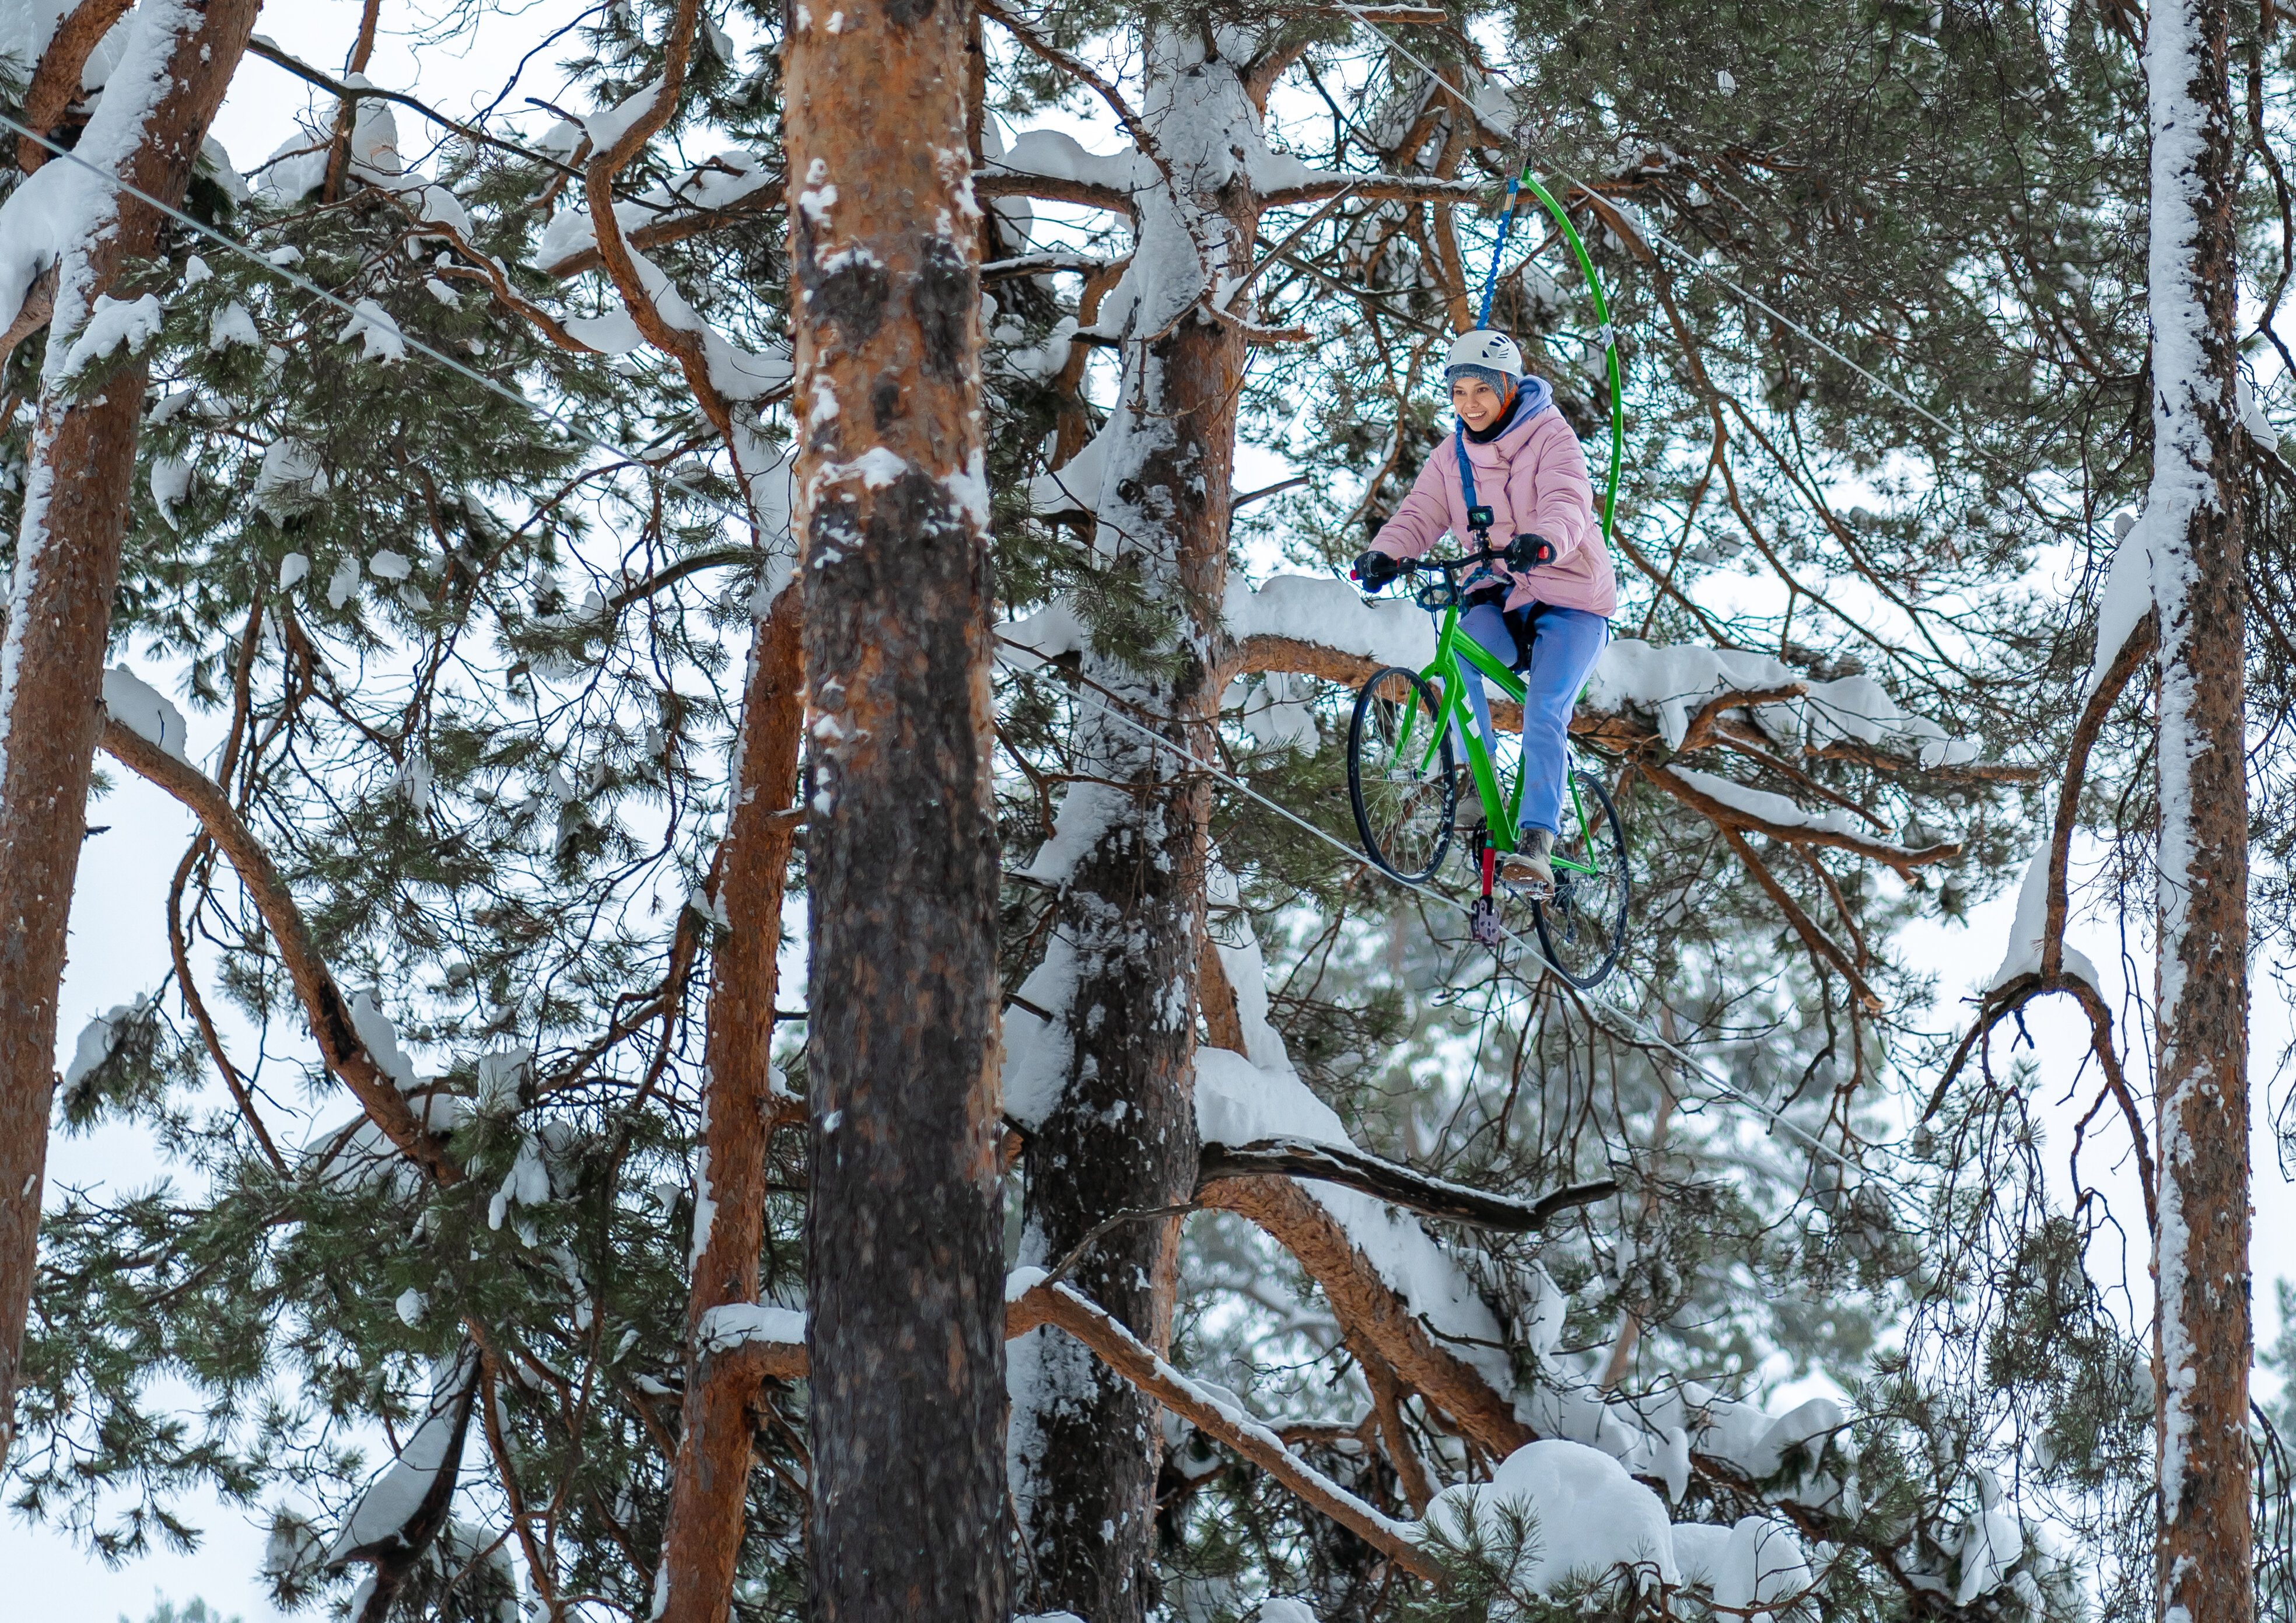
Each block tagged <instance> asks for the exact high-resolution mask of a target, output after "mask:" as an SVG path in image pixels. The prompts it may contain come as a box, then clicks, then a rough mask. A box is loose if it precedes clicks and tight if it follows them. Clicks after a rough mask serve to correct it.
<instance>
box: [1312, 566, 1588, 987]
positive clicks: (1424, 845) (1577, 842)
mask: <svg viewBox="0 0 2296 1623" xmlns="http://www.w3.org/2000/svg"><path fill="white" fill-rule="evenodd" d="M1502 556H1503V554H1502V553H1497V552H1495V551H1492V550H1491V549H1489V548H1485V549H1484V550H1483V551H1481V552H1479V553H1471V554H1469V555H1467V556H1465V557H1462V558H1427V559H1420V560H1417V561H1409V562H1406V563H1404V564H1403V568H1404V569H1405V570H1406V571H1410V572H1414V573H1416V574H1419V575H1421V576H1423V577H1424V578H1423V579H1422V580H1421V581H1420V582H1419V583H1418V585H1417V586H1416V587H1415V590H1414V592H1413V597H1414V599H1415V601H1416V602H1418V604H1419V606H1420V607H1421V608H1423V609H1426V610H1429V611H1434V612H1439V613H1440V614H1441V615H1442V617H1443V618H1442V622H1441V625H1440V627H1439V630H1438V633H1437V636H1436V643H1435V658H1434V660H1433V661H1432V662H1431V663H1430V664H1429V665H1428V667H1427V668H1426V669H1425V670H1423V671H1414V670H1406V669H1405V668H1403V667H1402V666H1399V665H1390V666H1388V667H1387V668H1385V669H1383V670H1380V671H1378V672H1376V673H1374V675H1373V676H1372V678H1371V680H1369V681H1368V682H1365V684H1363V687H1362V689H1361V691H1359V692H1358V693H1357V695H1356V710H1355V718H1354V720H1353V722H1352V723H1351V724H1350V725H1349V728H1348V792H1349V798H1350V799H1352V800H1353V801H1354V803H1355V814H1356V830H1357V832H1358V833H1360V834H1361V835H1362V836H1363V842H1364V849H1365V851H1366V852H1368V853H1369V854H1370V857H1371V859H1372V860H1373V861H1374V862H1375V863H1377V864H1378V865H1380V866H1381V867H1382V868H1384V869H1385V870H1386V871H1387V872H1388V873H1391V874H1393V875H1394V876H1395V877H1396V878H1398V879H1399V880H1402V881H1405V882H1406V883H1407V884H1423V883H1424V882H1425V881H1428V880H1430V879H1432V878H1433V877H1434V875H1435V873H1436V870H1437V869H1439V868H1440V867H1441V866H1442V865H1443V858H1444V857H1446V856H1447V855H1448V854H1449V852H1450V848H1451V838H1452V835H1453V833H1454V832H1455V831H1456V829H1457V828H1458V826H1459V824H1458V823H1457V816H1458V811H1459V777H1458V764H1457V761H1456V754H1455V750H1454V746H1453V740H1454V739H1455V738H1456V739H1457V740H1458V741H1459V742H1461V743H1462V744H1464V747H1465V750H1466V756H1467V775H1468V776H1469V778H1470V779H1472V782H1473V783H1474V786H1475V794H1476V798H1477V800H1478V801H1479V803H1480V807H1479V808H1480V812H1481V820H1480V822H1479V823H1476V824H1474V825H1473V827H1472V832H1471V836H1470V838H1471V842H1472V843H1471V845H1470V850H1471V851H1472V856H1473V858H1474V860H1475V862H1476V864H1477V865H1478V866H1479V867H1480V870H1481V873H1480V877H1481V881H1482V895H1481V897H1480V898H1479V899H1478V900H1477V901H1476V903H1475V905H1474V908H1473V910H1472V919H1471V927H1472V934H1473V936H1474V939H1476V940H1478V941H1480V942H1482V943H1484V944H1485V945H1487V946H1488V947H1491V948H1492V949H1493V950H1494V951H1496V952H1497V953H1499V954H1500V955H1502V956H1505V954H1506V952H1507V949H1508V947H1509V945H1510V943H1511V941H1512V940H1514V939H1520V938H1521V934H1522V930H1521V922H1522V915H1523V914H1525V913H1526V912H1527V913H1528V914H1529V917H1530V921H1531V922H1532V923H1533V924H1534V925H1535V927H1536V928H1537V930H1538V940H1539V945H1540V946H1541V947H1544V948H1545V949H1546V962H1547V963H1548V964H1549V965H1550V966H1551V967H1552V968H1553V969H1554V971H1555V972H1556V973H1558V974H1560V975H1561V976H1562V978H1563V979H1564V980H1568V981H1569V982H1570V983H1571V985H1573V986H1576V987H1580V988H1587V987H1592V986H1595V985H1596V984H1598V983H1599V982H1601V981H1602V980H1604V979H1605V978H1606V977H1607V976H1608V975H1609V974H1610V973H1611V970H1613V969H1614V968H1616V967H1617V965H1618V962H1619V956H1620V953H1621V952H1622V951H1624V949H1625V947H1626V939H1627V909H1628V904H1629V903H1630V902H1631V900H1632V899H1633V883H1632V881H1630V880H1629V879H1628V873H1627V836H1626V830H1625V827H1624V825H1623V824H1620V821H1619V809H1618V807H1616V806H1615V805H1613V804H1612V803H1611V794H1610V791H1608V790H1607V789H1605V788H1603V781H1602V779H1601V778H1599V777H1597V776H1596V775H1595V774H1593V773H1591V772H1589V771H1587V769H1586V768H1585V767H1583V766H1580V765H1579V761H1578V758H1577V756H1576V754H1575V753H1572V754H1568V755H1567V757H1566V767H1565V773H1564V782H1565V786H1566V790H1567V794H1568V804H1567V806H1566V807H1565V808H1564V811H1563V816H1562V822H1563V829H1562V832H1561V833H1560V834H1559V835H1558V836H1557V838H1556V840H1555V842H1554V857H1553V863H1554V893H1553V894H1552V895H1551V896H1546V897H1540V896H1534V895H1530V894H1529V893H1528V892H1527V891H1525V890H1523V889H1518V888H1517V887H1515V886H1513V885H1509V884H1507V883H1505V881H1497V882H1496V883H1495V882H1494V874H1495V870H1496V867H1497V859H1498V857H1499V855H1500V854H1501V853H1502V852H1505V851H1511V850H1513V848H1514V836H1515V828H1516V823H1515V818H1516V815H1517V813H1518V812H1519V811H1520V810H1521V806H1522V788H1523V785H1522V774H1521V770H1520V763H1518V764H1517V765H1518V769H1517V770H1516V771H1515V772H1514V773H1513V783H1512V785H1510V784H1508V783H1506V782H1505V778H1506V774H1505V773H1504V772H1503V771H1502V769H1501V766H1500V765H1499V764H1498V763H1497V762H1495V761H1494V760H1493V758H1492V756H1491V750H1490V746H1489V745H1488V742H1486V741H1485V739H1484V737H1483V734H1482V730H1481V729H1480V727H1479V726H1477V725H1475V719H1474V712H1473V710H1472V708H1471V706H1470V704H1469V701H1468V698H1467V683H1466V680H1465V676H1466V671H1465V668H1466V667H1468V666H1472V667H1473V668H1474V669H1475V670H1477V671H1478V672H1480V673H1481V675H1482V677H1483V680H1484V682H1485V684H1487V692H1488V691H1490V690H1492V689H1495V690H1496V692H1497V695H1498V696H1500V697H1503V698H1505V699H1509V700H1512V701H1514V702H1515V703H1517V704H1520V703H1521V702H1522V698H1523V684H1522V681H1521V678H1520V677H1518V676H1516V675H1515V674H1514V673H1513V671H1511V670H1509V669H1507V668H1506V667H1505V666H1504V665H1501V664H1500V663H1499V662H1498V661H1497V660H1495V659H1493V658H1492V657H1491V656H1490V655H1489V654H1488V653H1487V652H1484V650H1483V648H1482V646H1481V644H1480V643H1477V642H1476V641H1475V639H1474V638H1473V637H1472V636H1468V635H1464V634H1463V633H1462V632H1461V631H1460V630H1459V611H1460V607H1461V604H1462V594H1461V592H1460V587H1459V574H1460V572H1461V571H1462V570H1467V569H1471V568H1472V567H1474V566H1476V565H1479V564H1481V563H1484V562H1486V561H1492V560H1496V559H1499V558H1501V557H1502Z"/></svg>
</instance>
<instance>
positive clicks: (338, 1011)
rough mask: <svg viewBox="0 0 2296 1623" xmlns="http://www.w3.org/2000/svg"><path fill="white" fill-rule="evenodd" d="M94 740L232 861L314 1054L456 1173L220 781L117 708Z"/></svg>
mask: <svg viewBox="0 0 2296 1623" xmlns="http://www.w3.org/2000/svg"><path fill="white" fill-rule="evenodd" d="M137 685H138V686H139V687H140V686H142V684H140V683H139V684H137ZM106 687H107V693H106V695H105V696H106V699H107V700H109V699H110V698H111V692H110V691H109V690H110V688H111V684H110V683H108V682H107V684H106ZM144 691H145V692H147V693H148V692H149V691H150V690H149V689H145V690H144ZM179 719H180V718H179ZM98 742H99V743H100V744H101V746H102V750H103V751H104V753H105V754H107V755H110V756H111V757H112V758H114V759H115V760H117V761H119V763H120V765H122V766H126V767H127V769H128V770H129V771H131V772H133V773H135V775H137V776H138V777H141V778H143V779H144V780H145V781H147V782H149V783H154V784H156V785H158V786H159V787H160V788H161V789H163V790H165V791H167V792H168V794H170V795H172V796H174V797H175V798H176V799H177V800H178V801H180V802H181V803H182V804H183V805H184V807H186V808H187V809H188V810H189V811H190V812H191V813H192V815H193V816H195V817H197V818H198V819H199V820H200V826H201V828H202V829H204V830H205V831H206V832H207V835H208V838H209V839H210V840H214V841H215V843H216V847H217V849H219V850H221V851H222V852H223V854H224V856H225V859H226V860H228V861H229V862H230V863H231V865H232V868H233V871H234V872H235V873H237V874H238V875H239V882H240V884H241V886H242V888H243V889H245V890H246V891H247V894H248V898H249V899H250V900H251V901H252V902H253V903H254V904H255V910H256V912H257V913H258V914H260V915H261V916H262V919H263V922H264V924H265V926H266V928H267V929H268V930H270V931H271V939H272V940H273V941H274V942H275V944H276V945H277V947H278V948H279V956H280V960H281V962H282V963H284V964H285V965H286V968H287V973H288V978H289V979H290V980H292V981H293V982H294V986H295V992H296V996H298V997H299V998H300V999H301V1001H302V1004H303V1011H304V1014H305V1016H306V1018H307V1020H308V1021H309V1023H310V1029H311V1036H312V1037H313V1039H314V1040H315V1041H316V1043H317V1044H318V1045H319V1053H320V1056H321V1057H322V1058H323V1059H324V1061H325V1062H326V1066H327V1069H328V1070H332V1071H333V1072H334V1073H335V1074H336V1075H337V1076H338V1077H340V1078H342V1080H343V1085H344V1086H347V1087H348V1088H349V1089H350V1090H351V1093H352V1094H353V1096H354V1097H356V1098H357V1100H358V1102H359V1104H360V1106H361V1108H362V1109H363V1110H365V1112H366V1116H367V1119H368V1120H369V1121H371V1122H372V1123H373V1126H374V1127H375V1128H376V1130H378V1131H380V1132H381V1134H382V1135H384V1136H385V1137H386V1138H388V1139H389V1141H390V1143H392V1144H393V1145H395V1146H396V1147H397V1148H398V1150H399V1152H401V1153H403V1154H404V1155H406V1157H407V1159H408V1160H412V1161H413V1162H414V1164H415V1165H416V1166H418V1167H420V1168H422V1169H423V1171H424V1172H426V1173H427V1174H428V1175H429V1176H430V1177H431V1178H432V1179H433V1180H435V1181H436V1182H438V1183H440V1184H452V1183H455V1182H457V1181H459V1180H460V1178H461V1177H462V1176H463V1173H462V1168H460V1167H458V1166H456V1165H455V1162H454V1160H452V1159H451V1158H450V1157H449V1156H448V1155H447V1147H446V1144H445V1143H444V1141H443V1140H442V1139H441V1138H440V1137H439V1136H437V1135H434V1133H433V1132H432V1130H431V1127H430V1125H429V1124H428V1123H427V1121H426V1120H425V1119H424V1117H422V1116H418V1115H417V1113H416V1107H415V1102H414V1101H413V1100H411V1099H410V1098H409V1097H408V1096H407V1094H406V1093H405V1092H403V1091H402V1090H401V1088H400V1086H399V1083H398V1079H397V1078H393V1077H392V1076H391V1075H390V1074H389V1070H386V1068H385V1066H384V1065H383V1063H382V1062H381V1061H380V1060H379V1059H378V1056H377V1055H376V1054H375V1053H374V1052H373V1050H372V1049H370V1048H369V1047H368V1045H367V1043H366V1040H365V1037H364V1036H363V1035H362V1034H361V1031H360V1029H359V1025H360V1022H359V1021H358V1018H357V1011H356V1010H354V1008H353V1007H352V1005H351V1004H350V1003H349V1002H348V1001H347V1000H346V999H345V998H344V996H343V994H342V989H341V988H340V987H339V986H337V985H336V983H335V978H334V975H333V974H332V971H329V969H328V968H327V965H326V962H325V960H324V958H323V957H322V956H321V955H320V953H319V949H318V945H317V943H316V942H315V941H314V940H313V939H311V929H310V925H309V924H308V923H307V922H306V921H305V919H304V917H303V911H302V909H301V908H300V907H299V906H297V904H296V901H295V898H294V894H293V892H291V891H290V890H289V889H287V882H286V881H285V880H283V879H282V878H281V877H280V874H279V870H278V868H277V867H276V866H275V865H273V863H272V861H271V855H270V853H269V852H267V851H266V850H265V849H264V848H263V846H262V842H261V841H259V840H257V839H256V838H255V835H254V834H253V832H250V830H249V828H248V826H247V824H245V823H244V822H242V820H241V819H240V816H239V814H238V812H237V811H236V810H235V809H234V807H233V806H232V804H231V799H230V797H229V796H228V795H226V794H225V792H224V791H223V788H222V786H221V785H219V784H217V783H216V782H215V780H214V779H212V778H210V777H209V776H208V775H206V774H205V773H203V772H201V771H200V770H199V768H197V767H196V766H192V765H190V764H189V763H188V762H187V761H185V760H184V758H183V756H182V754H181V753H180V748H181V746H180V745H178V746H177V750H175V751H171V750H168V749H167V748H165V747H164V746H163V745H161V744H160V743H159V742H156V741H155V740H154V739H152V737H149V736H146V735H145V734H144V733H143V732H141V731H139V730H138V728H137V727H135V726H134V725H130V724H129V722H128V721H127V720H124V719H122V718H121V717H119V716H117V715H110V716H107V717H105V719H104V724H103V733H102V737H101V739H100V740H99V741H98Z"/></svg>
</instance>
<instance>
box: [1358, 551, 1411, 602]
mask: <svg viewBox="0 0 2296 1623" xmlns="http://www.w3.org/2000/svg"><path fill="white" fill-rule="evenodd" d="M1352 573H1353V575H1354V578H1355V579H1356V580H1357V581H1358V582H1360V583H1361V585H1362V586H1363V589H1364V590H1365V591H1366V592H1376V591H1378V590H1380V588H1382V586H1386V585H1387V583H1388V582H1390V581H1391V580H1393V579H1394V578H1396V577H1397V576H1398V575H1400V574H1402V573H1403V563H1402V561H1401V560H1399V559H1396V558H1390V557H1389V556H1388V555H1387V554H1386V553H1382V552H1381V551H1380V550H1379V549H1378V548H1377V547H1373V548H1371V549H1369V550H1368V551H1365V552H1364V553H1360V554H1358V555H1357V559H1356V567H1355V569H1354V570H1353V571H1352Z"/></svg>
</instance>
